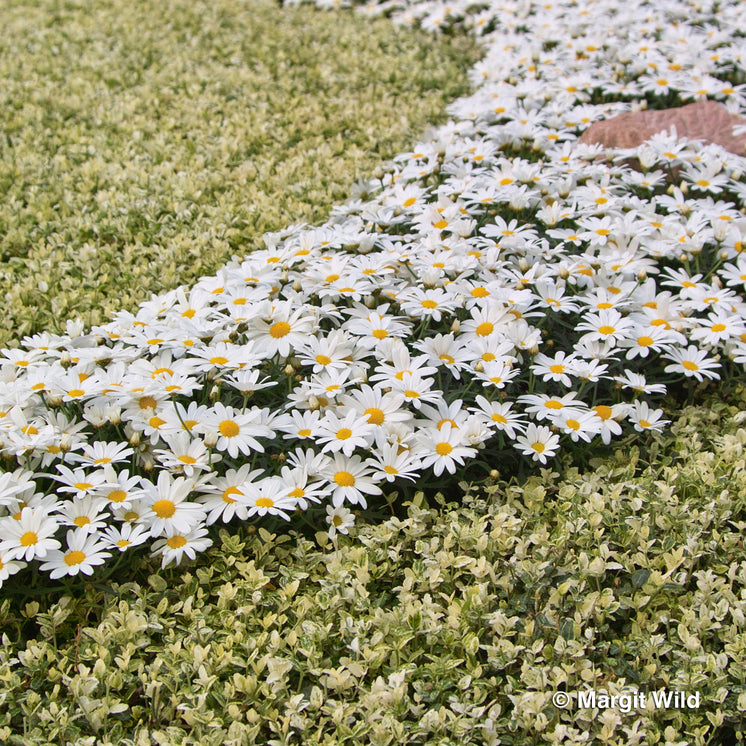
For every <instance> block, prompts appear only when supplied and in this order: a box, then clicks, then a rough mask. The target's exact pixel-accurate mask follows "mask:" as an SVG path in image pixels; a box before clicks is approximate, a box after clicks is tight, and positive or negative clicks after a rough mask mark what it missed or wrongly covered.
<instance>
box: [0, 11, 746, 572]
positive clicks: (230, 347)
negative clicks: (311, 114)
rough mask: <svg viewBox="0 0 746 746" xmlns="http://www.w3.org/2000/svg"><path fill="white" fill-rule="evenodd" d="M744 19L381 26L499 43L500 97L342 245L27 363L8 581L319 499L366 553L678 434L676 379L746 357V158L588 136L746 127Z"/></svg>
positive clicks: (666, 15) (501, 19)
mask: <svg viewBox="0 0 746 746" xmlns="http://www.w3.org/2000/svg"><path fill="white" fill-rule="evenodd" d="M714 8H715V6H714V5H713V6H712V7H710V6H709V5H708V4H707V3H706V2H705V3H697V4H696V9H695V6H694V5H692V4H690V3H689V2H685V1H684V0H663V1H662V2H660V3H656V4H655V6H652V5H641V6H639V7H637V6H629V5H621V6H620V5H619V4H618V3H613V2H611V1H610V0H599V1H597V2H589V3H585V4H582V5H581V4H578V3H575V2H569V1H564V0H563V1H560V2H554V3H552V4H546V5H537V4H532V3H530V2H523V1H520V2H500V3H495V4H482V5H480V6H474V5H472V4H468V3H466V2H460V3H455V4H451V5H448V6H445V5H441V4H439V3H430V2H424V3H416V2H415V3H409V4H392V3H382V4H380V5H374V6H366V8H365V9H366V10H367V11H368V12H382V11H387V12H389V13H391V14H393V15H394V17H397V18H401V19H403V20H409V21H413V20H414V21H416V22H418V23H420V24H421V25H422V26H424V27H425V28H433V29H435V28H445V27H446V26H449V25H453V26H458V25H462V26H464V27H467V28H470V29H472V30H473V31H475V32H476V33H479V34H480V35H481V36H482V37H483V41H484V44H485V46H486V56H485V58H484V59H483V61H482V62H480V63H479V64H478V65H477V66H476V68H475V69H474V71H473V77H474V84H475V86H476V88H475V91H474V93H473V94H472V95H470V96H469V97H467V98H464V99H462V100H459V101H457V102H455V103H454V104H453V105H452V107H451V110H450V113H451V115H452V117H453V119H452V121H451V122H450V123H449V124H448V125H446V126H444V127H441V128H439V129H438V130H437V131H435V132H433V133H432V134H431V135H430V136H429V137H428V138H426V139H425V140H424V141H423V142H421V143H419V144H418V145H417V146H416V147H415V148H414V149H413V150H412V151H411V152H409V153H404V154H401V155H400V156H398V157H397V158H396V159H395V162H394V163H392V164H390V167H387V168H386V169H382V170H381V173H380V174H379V177H378V178H376V179H374V180H371V181H370V182H368V183H365V184H361V185H359V187H358V189H357V193H356V195H355V197H354V198H353V199H351V200H350V201H349V202H348V203H347V204H345V205H343V206H340V207H339V208H337V209H336V210H335V211H334V213H333V215H332V217H331V219H330V220H329V222H327V223H326V224H325V225H323V226H321V227H308V226H303V225H298V226H291V227H289V228H287V229H286V230H284V231H282V232H280V233H277V234H270V235H267V236H266V237H265V242H266V248H264V249H261V250H256V251H253V252H252V253H250V254H249V255H248V256H247V257H246V258H245V259H243V260H239V259H236V260H235V261H233V262H232V263H231V264H229V265H228V266H226V267H224V268H223V269H222V270H221V271H220V272H219V273H218V274H217V275H216V276H214V277H209V278H203V279H202V280H201V281H200V282H199V283H198V284H197V285H196V286H195V287H193V288H190V289H185V288H180V289H177V290H174V291H172V292H169V293H167V294H166V295H164V296H161V297H157V298H153V299H152V300H151V301H150V302H148V303H145V304H143V305H142V306H141V308H140V310H139V311H138V312H137V313H136V314H134V315H133V314H131V313H127V312H122V313H119V314H118V315H117V316H116V317H115V319H114V320H113V321H112V322H111V323H109V324H108V325H105V326H102V327H97V328H94V329H92V330H90V332H88V333H86V332H85V330H84V329H83V328H82V326H81V325H79V324H78V323H76V322H69V323H68V328H67V334H66V335H63V336H55V335H51V334H41V335H37V336H34V337H31V338H26V339H24V340H23V345H22V346H21V347H19V348H17V349H5V350H2V353H1V357H0V456H1V457H2V462H1V463H2V469H3V471H2V472H0V511H1V513H0V582H2V581H3V580H6V579H7V578H8V577H9V575H11V574H13V573H15V572H17V571H18V570H20V569H21V568H23V567H25V566H27V565H28V564H29V563H35V566H38V568H39V569H40V570H41V571H42V572H46V573H49V575H50V577H51V578H52V579H55V578H60V577H63V576H67V575H75V574H77V573H80V572H82V573H85V574H91V573H92V572H93V570H94V568H95V566H97V565H101V564H104V563H105V562H106V561H107V560H110V559H111V558H112V557H116V556H117V555H118V553H121V552H127V551H130V550H131V549H132V548H134V547H137V546H138V545H147V547H148V548H149V550H150V551H151V552H152V553H153V555H155V556H158V557H160V558H162V564H163V565H164V566H166V565H168V564H169V563H172V562H176V563H178V562H179V561H180V560H181V559H182V558H183V557H184V556H187V557H190V558H193V557H194V556H195V555H196V553H197V552H200V551H202V550H204V549H205V548H206V547H207V546H209V545H210V543H211V539H210V536H209V533H210V531H209V527H210V526H211V525H213V524H222V523H225V522H228V521H231V520H234V519H237V520H241V521H249V520H254V519H257V518H259V517H261V516H264V515H267V514H269V515H273V516H279V517H282V518H285V519H287V520H291V519H293V517H294V516H295V515H297V512H298V511H299V510H304V509H307V508H309V507H313V506H315V505H316V506H318V507H319V510H320V512H321V513H322V514H323V512H324V511H325V512H326V518H327V521H328V523H329V532H330V533H331V534H332V535H334V534H335V533H336V532H345V531H347V529H348V527H349V526H350V525H351V522H352V520H353V518H352V513H351V512H350V507H354V506H363V507H364V506H366V500H367V499H368V497H369V496H374V495H378V494H380V493H381V492H382V490H383V489H384V488H385V487H386V486H387V485H388V484H391V485H392V486H394V485H395V484H396V482H397V481H399V480H411V481H414V480H418V479H422V478H428V479H433V478H436V479H437V478H442V477H448V476H449V475H451V474H455V473H456V472H459V474H465V475H466V477H467V478H468V475H469V470H468V467H469V464H470V460H472V459H475V457H479V458H481V459H483V460H487V461H489V458H490V454H493V453H496V452H498V451H500V452H503V453H505V452H512V453H514V454H515V455H516V457H519V455H522V456H523V457H526V458H527V459H529V460H532V461H534V462H538V463H540V464H545V463H547V462H548V460H549V459H551V458H552V457H553V456H554V455H555V454H557V452H558V450H559V449H560V447H561V446H563V445H565V444H572V443H573V442H581V443H588V444H592V443H594V442H598V443H606V444H608V443H610V442H611V440H612V439H613V438H615V437H617V436H620V435H622V434H623V433H625V432H630V431H633V430H637V431H641V432H644V431H650V430H658V429H660V428H662V427H663V426H664V425H665V424H666V420H665V419H664V415H663V411H662V410H661V409H660V408H656V406H655V401H656V397H658V398H659V397H660V396H661V395H662V394H664V393H665V392H666V385H667V384H669V385H670V383H671V382H674V381H686V380H687V379H691V380H694V381H697V382H701V381H704V380H709V379H718V378H719V377H721V374H722V373H723V371H724V370H725V369H726V367H727V366H732V367H734V369H736V370H737V369H738V366H741V365H743V364H744V363H746V302H745V301H744V288H745V287H746V254H744V253H743V252H742V247H743V241H744V237H745V235H746V218H745V217H744V212H743V210H744V205H746V184H744V183H743V180H742V173H743V169H744V166H746V159H745V158H744V157H742V156H739V155H734V154H732V153H729V152H726V151H725V150H723V149H722V148H720V147H718V146H714V145H703V144H701V143H691V142H686V141H684V140H682V139H678V138H677V137H676V134H675V133H661V134H659V135H656V136H655V137H653V138H652V139H651V140H650V141H648V142H647V143H645V144H644V145H643V146H640V147H639V148H636V149H634V150H627V151H609V152H607V151H605V150H604V149H603V148H601V147H600V146H589V145H582V144H579V143H578V142H577V140H578V137H579V136H580V134H581V133H582V132H583V130H584V129H585V128H586V127H587V126H588V124H589V123H590V122H592V121H594V120H597V119H601V118H604V117H608V116H612V115H614V114H616V113H619V112H621V111H626V110H629V109H630V108H632V107H633V106H634V105H636V103H635V102H637V105H639V102H640V101H643V100H647V101H648V103H649V105H654V104H655V103H656V101H658V102H661V101H663V100H664V98H662V97H667V98H665V101H667V102H669V104H670V101H671V100H672V99H671V97H672V96H674V97H678V99H677V100H679V101H680V102H682V103H685V102H690V101H692V100H696V99H700V98H705V97H706V98H712V99H716V100H719V101H722V102H724V103H725V104H726V106H728V107H729V108H730V109H731V110H732V111H734V112H738V111H740V110H743V108H744V106H745V105H746V86H744V85H743V82H742V81H743V80H744V66H743V63H744V55H745V54H746V45H744V41H743V38H742V37H740V36H736V35H734V33H733V29H738V28H744V27H745V26H746V23H744V21H746V18H745V17H743V16H744V15H746V9H744V8H743V4H741V5H740V6H739V5H738V4H734V5H732V6H727V7H725V8H723V9H722V10H719V11H717V12H715V10H713V9H714ZM480 451H481V454H480ZM472 463H474V462H472ZM488 465H489V464H488Z"/></svg>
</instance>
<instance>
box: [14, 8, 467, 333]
mask: <svg viewBox="0 0 746 746" xmlns="http://www.w3.org/2000/svg"><path fill="white" fill-rule="evenodd" d="M0 25H2V27H3V39H2V40H0V76H1V77H2V79H3V86H2V90H1V91H0V106H2V109H3V127H2V136H0V298H2V299H3V301H4V302H3V308H4V310H5V313H4V314H3V318H2V320H0V343H5V344H8V343H9V342H11V341H13V340H17V339H20V338H21V337H22V336H24V335H26V334H31V333H35V332H39V331H43V330H45V331H59V330H60V329H63V328H64V324H65V321H66V319H68V318H73V317H80V318H81V319H83V321H84V322H85V323H86V325H93V324H97V323H103V322H104V321H106V320H108V318H109V316H110V314H111V312H113V311H115V310H120V309H122V308H124V309H127V310H134V309H135V308H136V307H137V305H138V303H140V302H141V301H144V300H148V299H149V298H150V296H151V294H152V293H156V294H157V293H161V292H163V291H165V290H168V289H171V288H173V287H176V286H177V285H180V284H193V283H194V282H195V281H196V280H197V279H198V278H199V277H200V276H203V275H209V274H213V273H214V272H215V271H216V270H217V269H218V268H219V267H220V266H222V265H223V264H225V263H226V262H227V261H228V260H229V259H230V258H231V256H232V255H235V254H239V255H243V254H245V253H248V252H249V251H251V250H253V249H254V248H256V247H257V246H260V245H262V242H261V236H262V234H263V233H264V232H266V231H277V230H280V229H282V228H285V227H286V226H287V225H288V224H290V223H297V222H303V221H310V222H314V221H318V220H320V219H322V218H324V217H325V216H326V214H327V212H328V210H329V209H330V208H331V207H332V206H333V205H334V204H338V203H339V202H341V201H342V200H344V199H346V198H347V197H348V196H349V194H350V189H351V185H352V184H353V183H354V181H355V180H356V179H360V178H362V177H368V176H369V175H370V172H371V171H372V170H373V169H374V168H375V167H376V166H377V165H379V164H380V163H381V161H383V160H385V159H387V158H391V157H393V156H394V155H395V154H396V153H398V152H400V151H401V150H402V149H403V148H404V147H406V145H408V144H409V140H410V138H411V133H412V132H413V131H415V132H417V131H420V130H422V129H424V128H425V126H426V125H427V124H429V123H433V122H435V121H436V120H438V119H442V118H443V116H444V115H443V111H444V108H445V104H446V103H447V102H448V101H450V100H452V99H453V98H455V97H457V96H459V95H461V94H463V93H464V92H465V90H466V83H465V78H466V71H467V70H468V69H469V67H470V65H471V64H472V63H473V62H474V61H475V60H476V58H477V50H476V44H475V43H474V42H473V41H469V40H468V39H466V38H464V37H459V38H456V39H452V40H449V41H447V40H433V39H432V38H431V37H430V36H429V35H427V34H426V33H425V32H415V31H412V30H406V31H405V30H397V29H395V28H394V27H392V25H391V24H390V22H388V21H386V20H384V19H377V20H370V19H367V20H366V19H363V18H361V17H359V16H357V15H354V14H344V15H339V16H336V17H335V20H334V22H333V23H331V22H330V21H329V16H328V15H327V14H326V13H322V12H319V11H318V10H314V9H310V8H307V7H303V8H280V7H278V6H277V5H276V4H275V3H272V2H271V1H270V0H251V2H242V1H240V0H212V1H211V2H205V0H172V1H171V2H166V3H164V2H156V1H155V0H141V1H140V2H137V3H136V4H135V5H134V6H133V4H132V3H131V2H125V1H124V0H114V1H113V2H112V1H110V0H93V1H92V2H85V3H82V2H77V1H76V0H62V1H59V0H37V2H29V1H28V0H8V2H3V4H2V8H0Z"/></svg>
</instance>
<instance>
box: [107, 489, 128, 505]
mask: <svg viewBox="0 0 746 746" xmlns="http://www.w3.org/2000/svg"><path fill="white" fill-rule="evenodd" d="M126 498H127V493H126V492H125V491H124V490H112V491H111V492H110V493H109V500H111V502H113V503H121V502H124V501H125V500H126Z"/></svg>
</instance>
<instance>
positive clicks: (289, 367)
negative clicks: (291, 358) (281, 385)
mask: <svg viewBox="0 0 746 746" xmlns="http://www.w3.org/2000/svg"><path fill="white" fill-rule="evenodd" d="M294 374H295V368H293V366H292V365H290V363H288V364H287V365H286V366H285V375H286V376H292V375H294Z"/></svg>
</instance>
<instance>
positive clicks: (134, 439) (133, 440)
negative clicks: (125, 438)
mask: <svg viewBox="0 0 746 746" xmlns="http://www.w3.org/2000/svg"><path fill="white" fill-rule="evenodd" d="M129 444H130V445H131V446H135V447H137V446H139V445H140V431H139V430H134V431H133V432H132V435H130V437H129Z"/></svg>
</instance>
